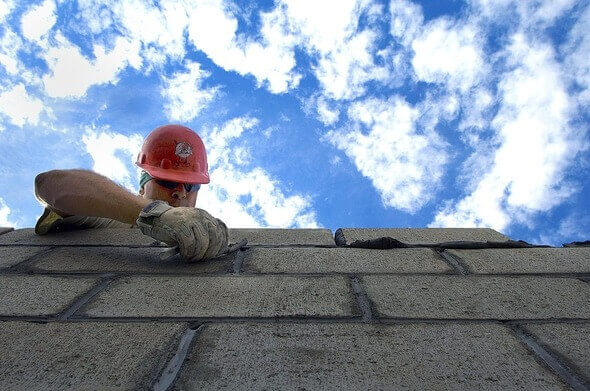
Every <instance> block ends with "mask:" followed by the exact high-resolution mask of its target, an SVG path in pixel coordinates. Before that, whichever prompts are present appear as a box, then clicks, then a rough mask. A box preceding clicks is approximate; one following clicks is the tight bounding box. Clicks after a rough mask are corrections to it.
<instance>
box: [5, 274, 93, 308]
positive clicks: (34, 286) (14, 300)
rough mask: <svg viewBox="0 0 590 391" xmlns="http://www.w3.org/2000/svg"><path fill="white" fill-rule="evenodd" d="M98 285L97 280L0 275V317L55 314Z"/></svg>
mask: <svg viewBox="0 0 590 391" xmlns="http://www.w3.org/2000/svg"><path fill="white" fill-rule="evenodd" d="M97 282H98V279H96V278H77V277H68V278H66V277H51V276H28V275H3V276H0V314H1V315H29V316H35V315H52V314H57V313H59V312H61V311H62V310H64V309H65V308H67V307H68V306H69V305H70V304H72V303H73V302H74V301H75V300H76V298H77V297H78V296H80V295H82V294H84V293H86V292H87V291H88V290H90V289H91V288H92V287H93V286H94V285H95V284H96V283H97Z"/></svg>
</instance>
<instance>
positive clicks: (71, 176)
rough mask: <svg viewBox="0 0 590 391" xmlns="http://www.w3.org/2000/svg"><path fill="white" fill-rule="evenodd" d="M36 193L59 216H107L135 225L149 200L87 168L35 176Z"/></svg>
mask: <svg viewBox="0 0 590 391" xmlns="http://www.w3.org/2000/svg"><path fill="white" fill-rule="evenodd" d="M35 196H36V197H37V198H38V199H39V200H40V201H41V202H43V203H44V204H46V205H47V206H48V207H49V208H50V209H53V210H54V211H56V212H57V213H59V214H60V215H61V216H64V217H65V216H69V215H80V216H96V217H107V218H109V219H114V220H118V221H121V222H123V223H128V224H135V220H137V217H138V216H139V212H141V210H142V209H143V208H144V207H145V206H146V205H148V204H149V203H150V202H151V201H152V200H150V199H148V198H143V197H142V196H140V195H135V194H133V193H131V192H129V191H128V190H126V189H124V188H122V187H121V186H119V185H117V184H116V183H115V182H113V181H111V180H110V179H108V178H107V177H104V176H102V175H100V174H97V173H95V172H92V171H86V170H52V171H48V172H44V173H41V174H39V175H37V177H35Z"/></svg>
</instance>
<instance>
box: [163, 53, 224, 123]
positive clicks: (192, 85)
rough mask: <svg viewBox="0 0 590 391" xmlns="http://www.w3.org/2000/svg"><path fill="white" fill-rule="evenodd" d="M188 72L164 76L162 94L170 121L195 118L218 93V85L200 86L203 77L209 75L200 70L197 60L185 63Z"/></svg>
mask: <svg viewBox="0 0 590 391" xmlns="http://www.w3.org/2000/svg"><path fill="white" fill-rule="evenodd" d="M185 66H186V68H187V70H188V72H176V73H174V74H173V75H172V76H171V77H170V78H167V77H164V86H163V87H162V96H163V97H164V99H166V100H165V103H164V108H165V110H166V114H167V116H168V118H169V119H170V120H172V121H190V120H192V119H193V118H195V117H196V116H197V115H198V114H199V113H200V112H201V110H203V109H204V108H205V107H206V106H207V105H208V104H209V103H210V102H211V101H212V100H213V99H215V97H216V96H217V94H218V91H219V87H211V88H202V83H203V79H205V78H207V77H209V76H210V73H209V72H206V71H203V70H201V66H200V64H199V63H198V62H193V61H188V62H187V63H186V64H185Z"/></svg>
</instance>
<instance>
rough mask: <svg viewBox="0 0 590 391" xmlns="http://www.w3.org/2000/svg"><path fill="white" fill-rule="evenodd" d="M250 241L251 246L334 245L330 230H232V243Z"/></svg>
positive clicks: (230, 232)
mask: <svg viewBox="0 0 590 391" xmlns="http://www.w3.org/2000/svg"><path fill="white" fill-rule="evenodd" d="M244 238H245V239H248V244H249V245H255V244H278V245H281V244H312V245H313V244H320V245H334V238H333V237H332V231H330V230H329V229H323V228H322V229H320V228H318V229H278V228H257V229H246V228H231V229H230V230H229V241H230V243H237V242H239V241H240V240H242V239H244Z"/></svg>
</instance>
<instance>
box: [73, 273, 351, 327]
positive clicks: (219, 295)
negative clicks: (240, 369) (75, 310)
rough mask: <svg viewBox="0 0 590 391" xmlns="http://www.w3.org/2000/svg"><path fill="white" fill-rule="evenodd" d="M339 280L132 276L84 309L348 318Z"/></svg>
mask: <svg viewBox="0 0 590 391" xmlns="http://www.w3.org/2000/svg"><path fill="white" fill-rule="evenodd" d="M348 285H349V284H348V280H347V279H346V278H345V277H342V276H329V277H289V276H276V275H275V276H198V277H132V278H126V279H122V280H120V281H118V282H117V283H116V284H113V285H112V286H111V287H110V288H109V289H108V290H107V291H105V292H102V293H100V294H99V295H98V297H97V298H96V299H95V300H94V301H93V302H92V303H90V304H89V306H88V307H87V308H85V309H83V312H84V314H85V315H88V316H91V317H111V316H112V317H128V316H131V317H133V316H146V317H151V316H169V317H226V316H227V317H251V316H252V317H254V316H260V317H274V316H304V315H305V316H328V317H329V316H350V315H353V314H354V311H356V303H355V301H354V298H353V297H352V296H351V295H350V293H349V286H348Z"/></svg>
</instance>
